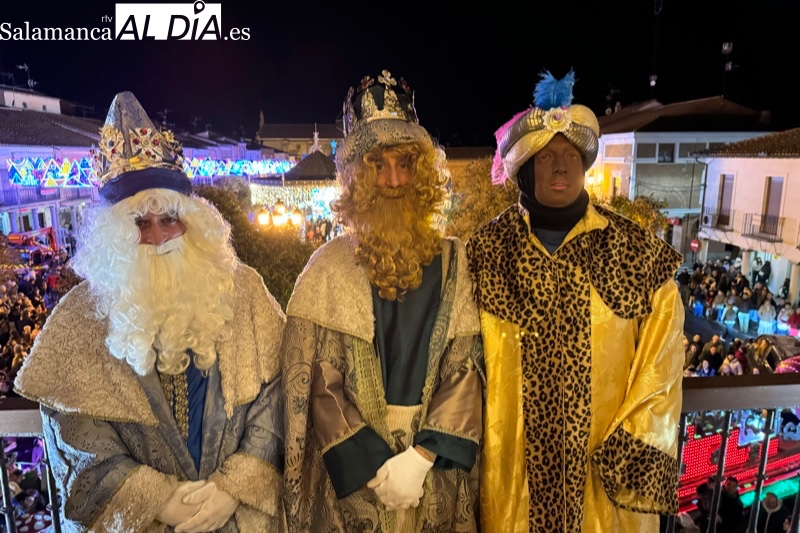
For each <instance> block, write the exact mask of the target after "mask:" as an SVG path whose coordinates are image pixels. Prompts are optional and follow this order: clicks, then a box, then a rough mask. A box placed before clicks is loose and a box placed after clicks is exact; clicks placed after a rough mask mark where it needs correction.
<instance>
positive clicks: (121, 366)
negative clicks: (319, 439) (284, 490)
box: [15, 266, 285, 533]
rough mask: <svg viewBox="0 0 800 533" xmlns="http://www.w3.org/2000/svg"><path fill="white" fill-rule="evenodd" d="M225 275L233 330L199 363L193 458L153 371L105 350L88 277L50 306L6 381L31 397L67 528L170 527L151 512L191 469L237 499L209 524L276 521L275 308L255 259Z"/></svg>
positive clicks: (238, 526) (103, 324) (279, 515)
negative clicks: (202, 376) (196, 457)
mask: <svg viewBox="0 0 800 533" xmlns="http://www.w3.org/2000/svg"><path fill="white" fill-rule="evenodd" d="M234 283H235V289H234V291H235V294H234V300H233V302H234V304H233V305H234V308H233V310H234V319H233V320H232V323H231V326H232V328H233V331H232V335H231V337H230V339H229V340H227V341H225V342H219V343H217V355H218V358H217V362H216V364H215V365H214V366H212V367H211V368H210V369H209V371H208V380H207V385H206V387H207V388H206V401H205V408H204V412H203V435H202V453H201V459H200V467H199V469H198V468H197V467H196V466H195V463H194V461H193V459H192V456H191V454H190V453H189V450H188V448H187V446H186V440H185V438H184V437H183V436H182V435H181V432H180V430H179V429H178V424H177V423H176V420H175V417H174V416H173V413H172V406H171V405H170V404H169V403H168V402H167V400H166V397H165V394H164V390H163V389H162V385H161V382H160V380H159V377H158V374H157V373H156V372H155V371H153V372H151V373H149V374H148V375H146V376H139V375H137V374H136V373H135V372H134V371H133V369H131V367H130V366H129V365H128V364H127V363H126V362H124V361H120V360H119V359H116V358H115V357H113V356H112V355H111V354H110V353H109V352H108V349H107V348H106V345H105V339H106V337H107V335H108V320H107V319H102V320H99V319H98V318H97V315H96V303H95V301H94V298H93V296H92V295H91V293H90V291H89V286H88V284H87V283H86V282H84V283H82V284H80V285H78V286H77V287H75V288H74V289H73V290H72V291H70V292H69V293H68V294H67V295H66V296H64V298H63V299H62V300H61V302H60V303H59V304H58V306H57V307H56V308H55V309H54V310H53V313H52V314H51V316H50V318H49V319H48V321H47V323H46V325H45V327H44V329H43V330H42V332H41V333H40V334H39V336H38V337H37V339H36V343H35V344H34V346H33V349H32V351H31V354H30V356H29V357H28V358H27V359H26V361H25V364H24V365H23V367H22V370H21V371H20V373H19V375H18V376H17V380H16V383H15V385H16V388H17V390H18V391H19V392H20V394H22V395H23V396H25V397H27V398H29V399H31V400H35V401H38V402H39V403H40V404H41V412H42V422H43V426H44V436H45V443H46V445H47V449H48V453H49V458H50V462H51V465H52V468H53V474H54V476H55V478H56V483H57V485H58V488H59V489H60V491H61V494H62V496H63V514H64V517H65V521H66V524H65V528H66V530H67V531H92V532H98V533H100V532H102V533H109V532H112V533H138V532H144V531H146V532H148V533H149V532H163V531H171V530H172V528H171V527H168V526H165V525H164V524H161V523H160V522H158V521H157V520H156V518H155V517H156V514H157V513H158V512H159V510H160V509H161V508H162V507H163V505H164V503H165V502H166V501H167V499H168V498H169V496H170V494H171V493H172V491H173V490H174V489H175V488H176V487H177V485H178V482H180V481H186V480H190V481H195V480H199V479H208V480H211V481H214V482H215V483H216V484H217V486H218V487H219V488H220V489H222V490H224V491H226V492H228V493H229V494H230V495H231V496H233V497H235V498H236V499H238V500H239V502H240V504H239V507H238V508H237V509H236V511H235V512H234V515H233V516H232V517H231V519H230V520H229V521H228V522H227V523H226V524H225V526H224V527H223V528H221V529H220V530H219V531H223V532H225V533H235V532H242V533H262V532H264V531H270V532H272V531H278V532H279V531H282V529H283V524H284V522H283V509H282V507H281V505H280V496H281V471H282V468H283V441H282V435H283V428H282V423H281V419H280V416H281V414H282V407H281V403H280V394H279V391H280V387H279V381H280V372H279V366H278V364H279V358H278V348H279V346H280V339H281V334H282V331H283V326H284V322H285V317H284V316H283V313H282V312H281V310H280V307H279V306H278V304H277V302H275V300H274V299H273V298H272V296H271V295H270V294H269V292H268V291H267V289H266V287H265V286H264V283H263V281H262V280H261V277H260V276H259V275H258V274H257V273H256V272H255V271H254V270H252V269H251V268H249V267H246V266H240V267H239V268H238V270H237V271H236V274H235V279H234ZM199 290H202V288H199Z"/></svg>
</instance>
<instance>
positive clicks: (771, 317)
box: [677, 259, 800, 336]
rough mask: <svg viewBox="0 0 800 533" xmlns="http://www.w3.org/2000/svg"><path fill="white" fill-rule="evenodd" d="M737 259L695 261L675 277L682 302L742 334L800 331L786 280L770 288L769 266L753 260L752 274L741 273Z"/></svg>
mask: <svg viewBox="0 0 800 533" xmlns="http://www.w3.org/2000/svg"><path fill="white" fill-rule="evenodd" d="M741 267H742V265H741V261H740V260H735V261H731V260H730V259H726V260H724V261H720V260H718V261H716V262H715V263H705V264H704V265H701V264H695V265H694V269H693V272H691V273H690V272H689V270H688V269H684V270H682V271H681V272H680V273H679V274H678V277H677V280H678V284H679V286H680V290H681V296H682V298H683V302H684V305H686V306H687V307H689V309H690V310H691V312H692V313H693V314H694V315H696V316H702V317H705V318H709V319H711V320H715V321H717V322H719V323H721V324H725V325H726V326H727V327H729V328H731V329H737V330H738V331H739V332H741V334H742V335H743V336H749V335H751V328H755V330H756V331H755V333H756V334H757V335H772V334H778V335H792V336H798V334H800V307H798V305H797V302H791V301H790V300H789V279H788V278H787V279H786V280H784V283H783V285H782V286H781V289H780V291H779V293H778V294H777V295H776V294H773V293H772V292H771V291H770V289H769V282H770V279H771V276H772V267H771V264H770V262H769V261H766V262H763V263H762V262H761V261H760V259H758V260H756V263H755V268H754V269H753V273H752V276H751V277H750V278H749V279H748V277H747V276H746V275H745V274H744V273H743V272H742V268H741Z"/></svg>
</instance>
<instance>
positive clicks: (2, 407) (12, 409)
mask: <svg viewBox="0 0 800 533" xmlns="http://www.w3.org/2000/svg"><path fill="white" fill-rule="evenodd" d="M32 436H36V437H41V436H42V419H41V416H40V415H39V404H38V403H36V402H32V401H30V400H26V399H25V398H5V399H2V400H0V485H2V487H1V488H2V491H1V492H0V496H2V497H1V498H0V504H2V505H0V516H2V517H3V518H4V520H5V526H6V528H5V531H6V532H8V533H16V532H17V526H16V521H15V517H14V506H13V504H12V502H11V492H10V487H9V482H8V472H7V470H6V462H7V461H8V458H7V457H6V454H5V449H6V445H5V437H32ZM43 463H44V466H45V470H46V474H47V475H46V476H45V477H46V483H47V498H48V503H47V511H49V512H50V515H51V516H52V520H53V531H54V532H55V533H61V513H60V508H59V503H58V502H59V500H58V491H57V489H56V481H55V478H54V477H53V473H52V472H51V470H50V458H49V454H48V450H47V447H46V446H45V456H44V460H43Z"/></svg>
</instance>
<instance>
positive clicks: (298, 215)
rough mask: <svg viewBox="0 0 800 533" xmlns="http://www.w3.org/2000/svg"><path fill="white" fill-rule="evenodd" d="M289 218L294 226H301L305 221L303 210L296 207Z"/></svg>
mask: <svg viewBox="0 0 800 533" xmlns="http://www.w3.org/2000/svg"><path fill="white" fill-rule="evenodd" d="M289 220H291V222H292V225H293V226H296V227H299V226H300V224H301V223H302V222H303V212H302V211H300V210H299V209H298V208H296V207H295V208H294V209H292V214H291V215H289Z"/></svg>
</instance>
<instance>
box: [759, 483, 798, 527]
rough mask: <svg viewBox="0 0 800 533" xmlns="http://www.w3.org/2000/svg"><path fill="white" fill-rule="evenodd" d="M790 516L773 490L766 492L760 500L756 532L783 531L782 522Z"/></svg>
mask: <svg viewBox="0 0 800 533" xmlns="http://www.w3.org/2000/svg"><path fill="white" fill-rule="evenodd" d="M790 516H791V513H790V512H789V509H787V508H786V507H785V506H784V505H783V501H782V500H780V499H778V497H777V496H776V495H775V493H774V492H768V493H767V494H766V496H765V497H764V499H763V500H761V509H760V510H759V513H758V522H757V523H756V533H783V532H784V531H785V530H784V529H783V522H784V520H786V519H787V518H789V517H790Z"/></svg>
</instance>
